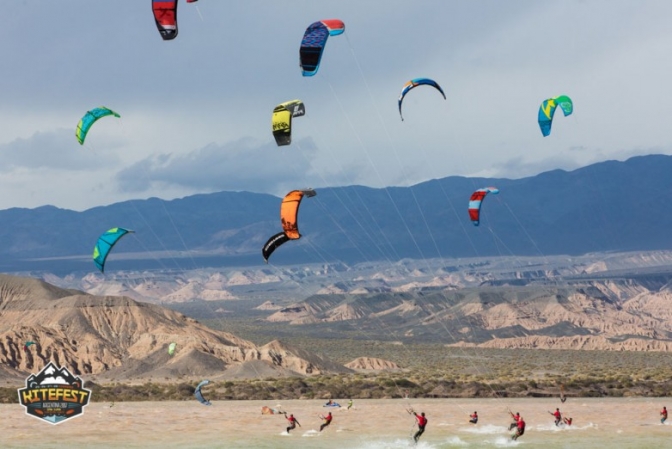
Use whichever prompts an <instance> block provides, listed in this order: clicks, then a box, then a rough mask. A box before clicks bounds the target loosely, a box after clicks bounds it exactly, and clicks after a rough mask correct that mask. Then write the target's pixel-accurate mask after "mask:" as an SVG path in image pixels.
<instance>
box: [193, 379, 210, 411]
mask: <svg viewBox="0 0 672 449" xmlns="http://www.w3.org/2000/svg"><path fill="white" fill-rule="evenodd" d="M209 383H210V381H209V380H207V379H206V380H204V381H202V382H201V383H200V384H198V386H197V387H196V390H195V391H194V396H196V399H198V401H199V402H200V403H201V404H203V405H212V403H211V402H210V401H208V400H207V399H205V398H204V397H203V393H201V388H203V387H204V386H206V385H207V384H209Z"/></svg>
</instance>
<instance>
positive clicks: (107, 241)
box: [93, 228, 133, 273]
mask: <svg viewBox="0 0 672 449" xmlns="http://www.w3.org/2000/svg"><path fill="white" fill-rule="evenodd" d="M129 232H133V231H129V230H128V229H124V228H112V229H109V230H107V231H105V232H104V233H103V234H102V235H101V236H100V237H98V242H96V246H95V247H94V248H93V262H94V263H95V264H96V266H97V267H98V269H99V270H100V271H101V273H104V272H105V259H107V255H108V254H109V253H110V251H112V247H113V246H114V245H115V244H116V243H117V242H118V241H119V239H120V238H122V237H123V236H125V235H126V234H128V233H129Z"/></svg>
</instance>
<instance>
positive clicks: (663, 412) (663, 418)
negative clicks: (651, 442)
mask: <svg viewBox="0 0 672 449" xmlns="http://www.w3.org/2000/svg"><path fill="white" fill-rule="evenodd" d="M665 421H667V407H663V409H662V410H661V411H660V423H661V424H665Z"/></svg>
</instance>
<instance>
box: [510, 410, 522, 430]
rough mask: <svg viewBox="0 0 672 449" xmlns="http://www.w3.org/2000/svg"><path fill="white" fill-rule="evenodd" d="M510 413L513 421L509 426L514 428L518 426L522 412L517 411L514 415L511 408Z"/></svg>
mask: <svg viewBox="0 0 672 449" xmlns="http://www.w3.org/2000/svg"><path fill="white" fill-rule="evenodd" d="M509 414H510V415H511V418H513V422H512V423H511V425H510V426H509V430H513V429H515V428H516V427H518V420H519V419H520V413H518V412H516V414H515V415H514V414H513V412H512V411H511V410H509Z"/></svg>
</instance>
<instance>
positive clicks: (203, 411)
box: [0, 398, 672, 449]
mask: <svg viewBox="0 0 672 449" xmlns="http://www.w3.org/2000/svg"><path fill="white" fill-rule="evenodd" d="M339 402H340V403H341V404H346V403H347V399H344V400H341V401H339ZM323 403H324V401H321V400H320V401H318V400H311V401H306V400H292V401H289V400H288V401H215V402H213V405H212V406H209V407H208V406H203V405H201V404H200V403H198V402H197V401H195V400H194V401H185V402H118V403H116V404H114V405H113V406H112V407H110V405H111V404H110V403H92V404H90V405H89V406H87V407H86V408H85V409H84V413H83V415H82V416H80V417H77V418H73V419H71V420H69V421H65V422H63V423H61V424H58V425H56V426H54V425H51V424H48V423H45V422H42V421H40V420H38V419H36V418H34V417H32V416H28V415H26V414H25V412H24V409H23V407H22V406H21V405H18V404H12V405H7V404H5V405H0V423H1V426H2V430H1V431H0V447H2V448H3V449H4V448H29V447H30V448H68V449H79V448H82V449H83V448H103V447H105V448H288V449H289V448H302V447H305V448H311V449H312V448H316V449H319V448H325V449H329V448H339V449H340V448H344V447H345V448H348V449H358V448H361V449H387V448H390V449H396V448H406V447H416V448H418V449H429V448H453V447H465V448H485V447H528V448H536V447H543V448H544V449H552V448H586V449H591V448H600V449H604V448H662V447H669V445H670V441H672V425H668V424H667V423H666V424H665V425H661V424H660V419H659V411H660V410H661V409H662V407H663V405H666V406H668V408H669V407H672V398H627V399H611V398H610V399H593V398H591V399H580V398H569V399H568V400H567V402H565V403H564V404H562V403H560V401H559V400H558V399H417V400H416V399H409V400H403V399H381V400H355V401H354V407H353V409H351V410H346V409H345V407H343V408H335V409H334V408H331V409H327V408H324V407H322V404H323ZM263 405H266V406H269V407H271V408H278V406H280V408H281V409H282V410H286V411H287V412H289V413H293V414H294V415H295V416H296V417H297V419H298V420H299V422H300V423H301V425H302V427H297V428H296V429H295V430H293V431H292V432H291V434H289V435H287V434H286V433H285V427H286V421H285V418H284V416H283V415H261V407H262V406H263ZM408 407H412V408H413V409H415V410H416V411H418V412H421V411H424V412H425V413H426V415H427V417H428V419H429V423H428V425H427V429H426V431H425V434H424V435H423V436H422V438H421V439H420V442H419V443H418V444H417V445H416V446H414V444H413V441H412V439H411V435H412V433H413V432H414V428H415V426H414V423H415V419H414V417H413V416H412V415H409V414H408V413H407V412H406V408H408ZM556 407H559V408H560V411H561V412H563V414H564V415H565V416H571V417H572V418H573V420H574V422H573V425H572V426H571V427H556V426H555V425H554V424H553V417H552V416H551V415H550V414H549V412H550V411H554V410H555V408H556ZM508 409H511V410H512V411H513V412H520V414H521V415H522V416H523V417H524V418H525V421H526V422H527V430H526V432H525V435H524V436H522V437H521V438H520V439H519V440H518V441H511V439H510V435H511V432H509V431H508V425H509V423H510V422H511V419H510V416H509V414H508ZM329 410H331V411H332V413H333V415H334V419H333V421H332V424H331V426H329V427H327V428H326V429H325V430H324V431H323V432H318V429H319V427H320V424H321V422H322V421H321V419H320V418H319V415H320V414H326V412H327V411H329ZM474 411H478V414H479V417H480V420H479V423H478V424H477V425H472V424H469V423H468V419H469V414H470V413H473V412H474Z"/></svg>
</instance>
